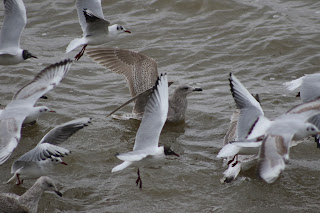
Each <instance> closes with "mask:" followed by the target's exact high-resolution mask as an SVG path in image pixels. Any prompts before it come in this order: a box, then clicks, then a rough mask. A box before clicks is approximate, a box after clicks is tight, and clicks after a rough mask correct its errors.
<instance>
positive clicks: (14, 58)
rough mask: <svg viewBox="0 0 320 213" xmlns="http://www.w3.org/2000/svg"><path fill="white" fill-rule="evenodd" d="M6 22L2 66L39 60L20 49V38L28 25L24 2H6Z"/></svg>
mask: <svg viewBox="0 0 320 213" xmlns="http://www.w3.org/2000/svg"><path fill="white" fill-rule="evenodd" d="M3 2H4V9H5V11H4V21H3V25H2V28H1V34H0V65H12V64H18V63H20V62H23V61H24V60H26V59H28V58H37V57H36V56H34V55H32V54H31V53H30V52H29V51H28V50H23V49H21V48H20V36H21V33H22V30H23V29H24V27H25V26H26V23H27V15H26V8H25V6H24V4H23V1H22V0H4V1H3Z"/></svg>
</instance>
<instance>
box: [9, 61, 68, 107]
mask: <svg viewBox="0 0 320 213" xmlns="http://www.w3.org/2000/svg"><path fill="white" fill-rule="evenodd" d="M71 64H72V60H70V59H66V60H64V61H61V62H59V63H56V64H52V65H50V66H48V67H46V68H45V69H44V70H42V71H41V72H40V73H38V74H37V75H36V76H35V78H34V79H33V80H32V81H31V82H29V83H28V84H26V85H25V86H23V87H22V88H21V89H20V90H19V91H18V92H17V93H16V94H15V95H14V96H13V100H12V101H11V102H10V103H9V104H8V106H9V105H13V104H14V103H15V102H17V101H19V102H22V101H24V102H28V103H29V104H32V105H34V104H35V103H36V101H37V100H38V99H39V98H40V97H41V96H43V95H44V94H45V93H47V92H48V91H50V90H52V89H54V88H55V87H56V86H57V85H58V84H59V83H60V81H61V80H62V79H63V77H64V76H65V75H66V74H67V73H68V71H69V69H70V66H71Z"/></svg>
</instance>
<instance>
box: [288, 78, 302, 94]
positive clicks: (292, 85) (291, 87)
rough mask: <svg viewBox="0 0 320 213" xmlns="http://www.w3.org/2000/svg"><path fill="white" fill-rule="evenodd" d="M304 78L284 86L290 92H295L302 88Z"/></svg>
mask: <svg viewBox="0 0 320 213" xmlns="http://www.w3.org/2000/svg"><path fill="white" fill-rule="evenodd" d="M303 77H304V76H303ZM303 77H301V78H298V79H295V80H292V81H289V82H286V83H284V84H283V85H284V86H285V87H286V88H287V89H288V90H290V91H293V90H295V89H297V88H298V87H300V86H301V84H302V81H303Z"/></svg>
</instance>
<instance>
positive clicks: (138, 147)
mask: <svg viewBox="0 0 320 213" xmlns="http://www.w3.org/2000/svg"><path fill="white" fill-rule="evenodd" d="M168 103H169V100H168V79H167V75H166V74H164V75H162V74H161V76H160V77H159V79H158V80H157V81H156V84H155V86H154V89H153V92H152V94H151V96H150V98H149V100H148V102H147V105H146V109H145V112H144V115H143V117H142V121H141V124H140V127H139V129H138V132H137V135H136V140H135V144H134V147H133V151H131V152H127V153H123V154H117V158H119V159H120V160H122V161H124V162H123V163H122V164H120V165H118V166H116V167H114V168H113V169H112V172H117V171H120V170H123V169H125V168H126V167H128V166H134V167H138V172H137V174H138V178H137V180H136V183H137V185H138V184H139V187H140V189H141V188H142V180H141V177H140V171H139V167H143V166H148V165H150V164H156V163H158V161H159V160H161V159H164V158H165V156H166V155H176V156H178V157H179V155H178V154H176V153H174V152H173V151H172V150H171V149H169V148H167V147H164V146H160V147H159V146H158V145H159V137H160V133H161V130H162V128H163V126H164V123H165V122H166V119H167V114H168Z"/></svg>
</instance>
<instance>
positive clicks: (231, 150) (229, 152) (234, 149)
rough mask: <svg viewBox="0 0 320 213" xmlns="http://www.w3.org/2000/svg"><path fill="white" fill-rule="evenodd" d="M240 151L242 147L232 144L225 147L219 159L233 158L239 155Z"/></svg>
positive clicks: (219, 154)
mask: <svg viewBox="0 0 320 213" xmlns="http://www.w3.org/2000/svg"><path fill="white" fill-rule="evenodd" d="M239 151H240V147H238V146H235V145H233V144H231V143H229V144H227V145H225V146H224V147H223V148H222V149H221V150H220V152H219V153H218V155H217V157H218V158H226V157H232V156H235V155H236V154H238V153H239Z"/></svg>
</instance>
